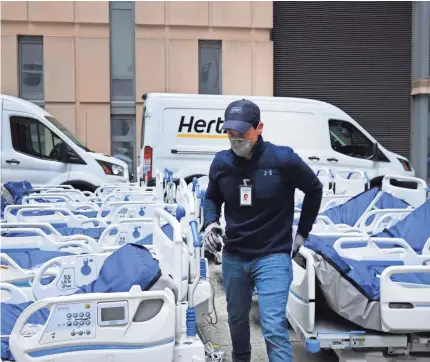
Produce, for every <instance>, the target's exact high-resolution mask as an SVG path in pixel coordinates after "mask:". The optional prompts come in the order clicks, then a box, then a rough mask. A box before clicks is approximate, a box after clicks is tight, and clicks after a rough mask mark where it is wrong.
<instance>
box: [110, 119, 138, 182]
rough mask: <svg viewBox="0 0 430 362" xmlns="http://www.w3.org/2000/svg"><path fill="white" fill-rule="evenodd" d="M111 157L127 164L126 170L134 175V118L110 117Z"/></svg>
mask: <svg viewBox="0 0 430 362" xmlns="http://www.w3.org/2000/svg"><path fill="white" fill-rule="evenodd" d="M111 130H112V156H113V157H116V158H119V159H120V160H123V161H124V162H126V163H127V164H128V170H129V172H130V173H133V174H134V159H135V149H136V144H135V142H136V121H135V118H134V116H129V115H112V119H111Z"/></svg>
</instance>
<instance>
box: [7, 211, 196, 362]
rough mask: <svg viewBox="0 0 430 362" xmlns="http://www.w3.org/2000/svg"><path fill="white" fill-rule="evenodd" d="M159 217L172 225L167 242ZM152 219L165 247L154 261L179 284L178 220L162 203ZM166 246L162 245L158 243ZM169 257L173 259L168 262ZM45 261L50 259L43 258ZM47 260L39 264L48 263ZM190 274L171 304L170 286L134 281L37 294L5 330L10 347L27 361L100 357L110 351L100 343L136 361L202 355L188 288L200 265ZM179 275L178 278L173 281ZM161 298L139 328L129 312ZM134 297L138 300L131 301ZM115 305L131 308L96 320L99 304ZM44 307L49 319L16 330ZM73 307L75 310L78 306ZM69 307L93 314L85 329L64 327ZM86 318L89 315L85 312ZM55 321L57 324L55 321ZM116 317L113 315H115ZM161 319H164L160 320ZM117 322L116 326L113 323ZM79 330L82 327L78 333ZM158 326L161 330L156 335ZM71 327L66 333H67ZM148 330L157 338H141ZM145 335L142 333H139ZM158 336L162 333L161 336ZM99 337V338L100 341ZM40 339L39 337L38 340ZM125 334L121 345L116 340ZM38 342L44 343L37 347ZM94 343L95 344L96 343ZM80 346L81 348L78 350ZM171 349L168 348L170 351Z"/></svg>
mask: <svg viewBox="0 0 430 362" xmlns="http://www.w3.org/2000/svg"><path fill="white" fill-rule="evenodd" d="M162 218H163V219H165V220H166V221H167V222H168V223H169V224H171V225H172V227H173V239H174V241H173V243H172V241H171V240H170V239H169V238H168V237H167V236H166V235H165V234H164V232H163V231H162V229H161V224H162V223H161V220H160V219H162ZM154 221H155V225H156V226H157V227H155V228H154V242H155V244H156V245H157V240H158V241H159V242H160V243H163V241H164V242H165V243H166V244H167V245H165V248H168V249H169V250H170V252H168V253H163V254H162V257H161V258H159V262H160V267H161V269H162V270H163V273H166V274H170V275H172V277H173V279H175V280H176V283H175V284H176V285H177V286H178V288H179V289H180V288H181V282H180V281H181V279H182V272H181V268H182V263H181V262H180V260H181V258H182V245H183V240H182V232H181V227H180V224H179V222H178V221H177V220H176V219H175V218H174V217H173V216H172V215H170V214H169V213H168V212H166V211H165V210H162V209H157V210H155V220H154ZM190 228H191V232H192V235H193V240H194V242H193V244H194V247H195V248H196V253H197V256H198V257H200V249H201V247H202V242H201V240H200V237H199V235H198V231H197V222H196V221H195V220H192V221H190ZM164 250H166V249H164ZM173 260H174V262H172V261H173ZM48 263H50V262H48ZM48 263H46V264H45V267H44V268H43V269H47V268H49V265H48ZM196 270H197V272H196V278H195V279H194V281H193V283H192V284H190V285H189V287H188V288H189V300H188V302H178V303H177V304H176V305H175V304H174V298H173V293H172V292H171V291H170V290H165V291H149V292H141V291H140V288H139V287H137V286H134V287H133V288H132V289H131V291H130V292H129V293H107V294H89V295H73V296H67V297H64V296H63V297H55V298H45V299H43V300H39V301H37V302H35V303H34V304H32V305H31V306H29V307H28V308H27V309H25V310H24V312H23V313H22V314H21V316H20V317H19V318H18V320H17V322H16V324H15V327H14V329H13V331H12V333H11V336H10V349H11V351H12V353H13V355H14V357H15V359H16V360H18V361H23V362H27V361H28V362H29V361H31V360H33V359H32V358H34V357H39V360H41V361H48V360H51V359H52V357H50V355H51V354H52V353H54V354H59V353H60V354H61V357H60V358H59V359H58V360H59V361H61V362H72V361H76V360H77V359H79V360H80V361H85V362H86V361H88V362H89V361H92V362H99V361H100V362H101V361H104V360H105V358H106V357H107V356H108V355H112V354H113V353H114V352H109V351H106V352H104V348H103V347H106V345H114V346H115V349H124V347H127V348H125V350H126V352H124V354H123V355H122V354H121V355H115V361H120V362H122V361H124V362H126V361H127V362H130V361H133V362H138V361H140V360H142V359H145V360H163V361H169V360H170V361H174V362H181V361H184V362H186V361H187V362H188V361H190V362H191V361H192V362H197V361H201V362H203V361H205V348H204V345H203V343H202V341H201V340H200V338H199V337H198V336H197V328H196V322H195V321H196V313H195V308H194V305H195V303H194V293H195V291H196V289H197V288H198V286H199V284H201V281H200V267H199V265H197V269H196ZM42 274H43V270H40V271H39V274H38V276H39V279H38V280H40V278H41V275H42ZM178 280H179V283H178ZM10 289H11V290H12V292H15V293H16V292H18V290H17V288H13V286H12V287H11V288H10ZM150 299H162V300H163V304H162V306H161V309H160V311H159V312H158V313H157V314H156V315H155V316H154V317H152V318H151V319H149V320H148V319H146V320H144V321H143V323H146V324H145V326H144V327H145V328H142V329H139V327H138V325H139V324H140V323H142V322H140V323H137V324H136V322H135V321H134V318H133V316H134V312H137V308H138V307H139V306H140V305H141V302H142V301H144V300H150ZM134 300H137V301H138V302H133V301H134ZM101 305H102V306H103V305H106V307H109V306H113V307H116V308H118V307H120V306H127V307H128V308H129V310H131V311H132V312H131V313H128V310H127V312H126V313H124V314H125V315H126V316H127V317H128V318H124V317H122V320H120V321H119V323H115V324H114V325H113V327H109V323H105V325H104V326H100V316H101V315H102V314H101V312H100V306H101ZM43 308H49V309H50V310H51V313H50V316H49V319H48V321H47V323H45V326H44V327H43V328H41V329H40V330H38V331H37V332H36V333H35V334H34V335H31V336H29V335H27V336H25V337H24V336H23V335H22V330H23V328H24V324H25V322H26V320H27V319H28V318H29V316H30V315H32V314H33V313H34V312H36V311H37V310H40V309H43ZM78 309H79V310H78ZM73 312H79V313H83V312H85V313H87V312H88V313H89V314H90V315H92V316H94V318H93V319H90V321H91V322H90V324H88V327H86V331H83V330H80V331H79V334H78V333H77V332H78V331H77V330H76V331H74V330H72V328H73V327H72V326H71V327H68V326H67V327H66V324H65V322H66V321H67V319H66V318H68V317H67V316H66V313H69V314H70V315H72V313H73ZM97 315H98V322H97V323H98V324H97V323H95V322H94V320H95V319H97V318H95V316H97ZM87 320H89V319H88V318H87ZM59 322H60V324H59ZM117 322H118V321H117ZM166 324H167V325H166ZM117 327H119V328H117ZM81 332H83V333H81ZM161 332H163V333H164V334H165V335H163V336H160V335H162V334H163V333H161ZM70 333H71V336H70ZM154 333H156V334H157V338H158V342H159V343H158V344H154V343H151V345H147V344H144V341H145V340H146V341H147V340H151V341H152V340H153V335H154ZM93 335H96V336H97V338H98V339H99V340H97V343H94V342H93V343H91V342H89V343H88V342H84V343H82V345H81V347H79V348H76V347H75V348H74V346H73V345H74V344H76V342H74V341H75V340H76V339H85V338H86V339H87V341H88V339H89V338H91V337H92V336H93ZM145 337H146V338H145ZM161 337H163V338H161ZM100 339H101V341H100ZM39 340H40V343H38V341H39ZM124 340H127V342H126V343H125V345H124V346H121V344H123V343H122V342H123V341H124ZM166 344H174V349H172V348H170V349H168V348H165V347H164V348H163V347H162V346H166ZM41 345H42V348H43V345H44V347H45V348H43V349H41ZM97 346H98V347H97ZM68 351H74V352H76V353H74V354H73V355H67V352H68ZM81 352H82V353H81ZM172 352H173V353H172Z"/></svg>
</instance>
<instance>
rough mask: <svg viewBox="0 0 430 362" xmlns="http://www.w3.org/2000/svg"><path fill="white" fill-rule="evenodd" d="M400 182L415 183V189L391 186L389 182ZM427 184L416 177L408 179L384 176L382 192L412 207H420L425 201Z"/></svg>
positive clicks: (397, 176) (406, 177) (398, 176)
mask: <svg viewBox="0 0 430 362" xmlns="http://www.w3.org/2000/svg"><path fill="white" fill-rule="evenodd" d="M393 180H395V181H400V182H408V183H415V184H416V189H408V188H404V187H399V186H394V185H391V181H393ZM427 188H428V186H427V183H426V182H425V181H424V180H422V179H420V178H417V177H408V176H400V175H395V176H394V175H386V176H385V177H384V178H383V179H382V190H383V191H385V192H388V193H389V194H391V195H393V196H395V197H397V198H399V199H402V200H404V201H406V202H407V203H408V204H409V205H412V206H413V207H419V206H421V205H422V204H423V203H424V202H425V201H426V199H427Z"/></svg>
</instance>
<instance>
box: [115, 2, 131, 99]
mask: <svg viewBox="0 0 430 362" xmlns="http://www.w3.org/2000/svg"><path fill="white" fill-rule="evenodd" d="M110 5H111V14H110V17H111V19H110V46H111V50H110V51H111V55H110V58H111V83H112V85H111V92H112V95H111V100H113V101H134V98H135V91H134V61H133V59H134V42H135V37H134V24H135V21H134V11H133V2H132V1H111V2H110Z"/></svg>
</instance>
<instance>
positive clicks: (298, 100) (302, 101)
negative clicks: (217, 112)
mask: <svg viewBox="0 0 430 362" xmlns="http://www.w3.org/2000/svg"><path fill="white" fill-rule="evenodd" d="M145 97H149V98H182V99H183V98H194V99H195V98H198V99H199V100H208V101H211V100H217V99H218V100H219V99H225V100H230V99H231V100H232V101H233V100H236V99H243V98H246V99H249V100H252V101H255V102H259V101H260V102H282V103H287V102H288V103H300V104H309V105H314V106H317V107H321V108H324V109H325V110H326V112H328V113H339V112H340V113H343V114H344V115H345V117H348V118H351V117H350V116H348V114H347V113H345V112H344V111H342V110H341V109H340V108H338V107H336V106H334V105H333V104H330V103H327V102H324V101H318V100H315V99H309V98H295V97H267V96H247V95H224V94H223V95H216V94H185V93H146V94H144V95H143V97H142V98H145Z"/></svg>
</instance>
